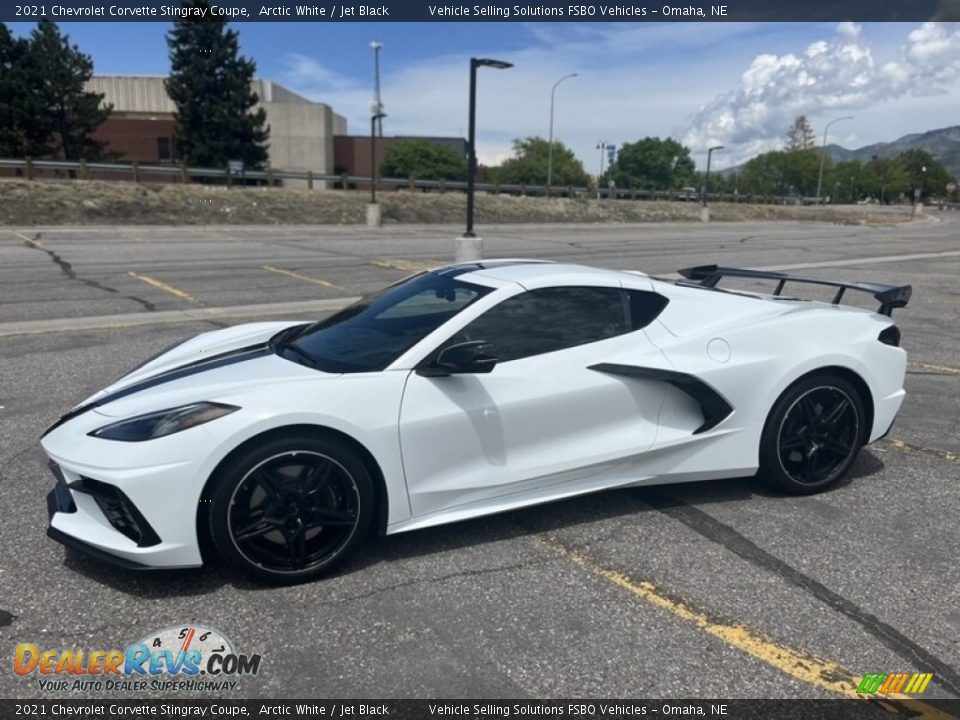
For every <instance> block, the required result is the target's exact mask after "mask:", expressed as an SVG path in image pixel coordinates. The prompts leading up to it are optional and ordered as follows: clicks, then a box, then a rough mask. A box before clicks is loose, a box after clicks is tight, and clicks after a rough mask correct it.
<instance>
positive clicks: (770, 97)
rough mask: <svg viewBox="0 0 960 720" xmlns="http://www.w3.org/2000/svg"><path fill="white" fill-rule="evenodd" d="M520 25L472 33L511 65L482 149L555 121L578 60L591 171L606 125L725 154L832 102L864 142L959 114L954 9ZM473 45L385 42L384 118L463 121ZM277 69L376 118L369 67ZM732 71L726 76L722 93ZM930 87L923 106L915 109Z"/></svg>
mask: <svg viewBox="0 0 960 720" xmlns="http://www.w3.org/2000/svg"><path fill="white" fill-rule="evenodd" d="M524 27H525V28H526V30H527V43H526V47H524V48H522V49H519V50H518V49H511V50H507V51H505V50H503V48H502V47H496V46H492V47H477V48H471V50H472V51H473V53H474V54H476V55H478V56H489V57H496V58H500V59H503V60H507V61H509V62H512V63H514V65H515V67H513V68H512V69H509V70H503V71H498V70H492V69H489V68H483V69H481V70H480V76H479V95H478V118H477V119H478V142H477V149H478V155H479V156H480V158H481V161H482V162H487V163H491V162H496V161H498V160H499V159H502V158H503V157H506V156H508V155H509V154H510V151H511V141H512V139H513V138H515V137H525V136H528V135H541V136H544V137H545V136H546V135H547V129H548V122H549V110H550V88H551V86H552V85H553V83H554V82H555V81H556V80H557V79H558V78H560V77H562V76H563V75H566V74H568V73H570V72H578V73H579V74H580V77H577V78H573V79H571V80H567V81H566V82H564V84H563V85H562V86H561V87H560V88H558V90H557V94H556V113H555V137H556V139H558V140H562V141H563V142H564V143H565V144H567V146H568V147H570V148H571V149H573V150H574V152H575V153H576V154H577V156H578V157H579V158H580V159H581V160H582V161H583V162H584V165H585V167H586V169H587V170H588V172H593V173H595V172H596V171H597V169H598V166H599V163H600V159H599V151H598V150H596V144H597V141H598V140H605V141H607V142H609V143H615V144H617V145H619V144H621V143H622V142H624V141H633V140H637V139H639V138H642V137H644V136H647V135H656V136H660V137H668V136H672V137H676V138H677V139H679V140H681V141H683V142H685V143H686V144H687V145H689V146H690V147H691V148H692V149H693V150H694V157H695V158H696V159H697V161H698V162H699V163H701V164H702V163H703V162H705V157H706V153H705V148H706V147H709V146H710V145H724V146H726V150H725V152H724V153H722V154H721V155H720V156H719V157H718V156H715V157H714V163H715V165H717V164H718V165H719V167H721V168H723V167H729V166H730V165H732V164H735V163H738V162H742V161H743V160H746V159H747V158H749V157H751V156H752V155H754V154H756V153H759V152H763V151H766V150H769V149H772V148H774V147H777V146H779V145H781V144H782V142H783V139H784V136H785V133H786V129H787V127H788V126H789V125H790V123H791V122H792V121H793V120H794V118H795V117H796V116H797V115H800V114H806V115H807V116H808V117H810V119H811V122H813V123H814V128H815V129H822V127H823V122H826V121H827V119H828V118H830V117H834V116H836V115H839V114H855V115H856V116H857V121H856V123H855V124H854V125H853V126H852V128H855V130H856V134H853V129H852V128H851V129H848V128H847V127H846V126H847V125H848V124H843V125H837V126H834V128H832V129H831V141H837V142H844V143H845V144H852V145H855V146H859V145H861V144H867V143H869V142H877V141H881V140H892V139H895V138H896V137H898V136H899V135H901V134H905V133H906V132H916V131H921V130H925V129H929V128H932V127H938V126H943V125H947V124H954V123H956V122H957V120H956V119H955V108H956V107H957V104H958V103H960V87H958V85H960V82H958V81H960V73H958V68H960V31H958V30H957V28H956V27H955V26H952V25H947V24H933V23H931V24H927V25H923V26H917V25H884V26H876V25H873V26H867V27H866V28H861V27H860V26H859V25H855V24H851V23H843V24H840V25H838V26H836V27H835V29H834V32H832V33H830V35H829V37H823V38H818V37H816V35H811V30H810V29H809V28H808V27H807V26H806V25H805V24H794V25H786V24H780V25H769V24H768V25H763V24H761V25H748V24H738V23H662V24H647V23H637V24H631V23H624V24H606V23H604V24H601V23H569V24H568V23H556V24H548V23H544V24H531V25H527V26H524ZM814 32H815V30H814ZM878 37H882V38H883V39H884V41H883V42H878V41H877V38H878ZM891 37H895V40H896V44H895V45H892V46H891V40H890V38H891ZM799 38H803V39H802V40H801V39H799ZM513 45H514V47H515V45H516V43H515V42H514V43H513ZM779 48H783V49H782V50H779V51H778V52H771V51H772V50H774V49H779ZM467 57H468V56H467V55H466V54H458V55H444V56H435V57H426V58H424V59H422V60H418V61H415V62H408V63H404V64H402V65H398V64H395V63H394V62H393V60H392V59H391V54H390V47H389V46H388V47H385V48H384V51H383V54H382V70H383V77H382V92H383V102H384V104H385V107H386V112H387V113H388V117H387V119H386V120H385V122H384V130H385V132H386V133H387V134H388V135H407V134H409V135H452V136H459V137H465V136H466V132H467V127H466V125H467V73H468V66H467ZM366 59H367V58H365V60H366ZM277 79H278V80H279V81H280V82H282V83H284V84H285V85H287V86H289V87H290V88H291V89H292V90H295V91H297V92H300V93H302V94H304V95H306V96H307V97H310V98H313V99H316V100H319V101H321V102H326V103H329V104H331V105H332V106H333V107H334V109H335V110H336V111H337V112H339V113H341V114H343V115H346V116H347V117H348V119H349V122H350V131H351V132H353V133H358V134H362V133H364V132H365V131H367V130H368V129H369V123H370V120H369V108H370V103H371V100H372V88H371V84H372V83H371V80H370V78H368V77H366V76H365V74H364V73H357V77H345V76H343V75H340V74H338V73H337V72H335V71H332V70H331V69H330V68H329V67H327V66H325V65H324V64H323V63H322V62H320V61H318V60H317V59H316V58H313V57H311V56H308V55H306V54H298V55H287V56H285V57H284V58H283V62H282V67H281V73H280V76H279V77H278V78H277ZM725 87H726V88H729V90H727V91H726V92H722V93H721V94H719V95H718V94H717V90H718V88H721V89H722V88H725ZM945 91H949V93H950V94H946V95H942V96H939V99H937V97H938V96H936V95H935V93H943V92H945ZM710 98H713V99H712V100H710ZM921 98H922V99H924V103H923V108H924V110H923V111H922V112H920V111H913V112H912V111H911V107H913V106H918V101H919V100H920V99H921ZM852 111H856V112H852ZM891 118H895V120H896V124H892V122H891ZM938 122H939V125H937V124H936V123H938ZM931 123H934V124H931ZM845 131H846V132H849V133H851V134H849V135H844V134H842V133H843V132H845Z"/></svg>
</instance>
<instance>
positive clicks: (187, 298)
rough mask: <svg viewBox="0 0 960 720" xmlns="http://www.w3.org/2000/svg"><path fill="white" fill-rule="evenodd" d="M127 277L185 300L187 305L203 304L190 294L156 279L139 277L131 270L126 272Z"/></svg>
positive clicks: (138, 274) (145, 276)
mask: <svg viewBox="0 0 960 720" xmlns="http://www.w3.org/2000/svg"><path fill="white" fill-rule="evenodd" d="M127 275H129V276H130V277H134V278H136V279H137V280H141V281H143V282H145V283H146V284H147V285H153V287H155V288H157V289H158V290H163V291H164V292H166V293H170V294H171V295H173V296H174V297H177V298H180V299H181V300H185V301H187V302H188V303H191V304H193V305H202V304H203V303H201V302H200V301H199V300H197V299H196V298H195V297H194V296H193V295H191V294H190V293H188V292H184V291H183V290H178V289H177V288H175V287H172V286H170V285H167V284H166V283H165V282H161V281H159V280H157V279H156V278H152V277H150V276H149V275H141V274H140V273H135V272H133V271H132V270H131V271H130V272H128V273H127Z"/></svg>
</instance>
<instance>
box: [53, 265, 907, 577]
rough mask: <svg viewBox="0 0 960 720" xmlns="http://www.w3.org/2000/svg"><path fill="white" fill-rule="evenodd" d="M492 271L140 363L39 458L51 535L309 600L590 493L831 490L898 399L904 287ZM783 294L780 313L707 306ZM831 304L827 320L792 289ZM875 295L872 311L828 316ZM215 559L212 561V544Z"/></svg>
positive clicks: (818, 305)
mask: <svg viewBox="0 0 960 720" xmlns="http://www.w3.org/2000/svg"><path fill="white" fill-rule="evenodd" d="M681 275H682V276H683V277H684V279H681V280H677V281H668V280H662V279H657V278H653V277H650V276H647V275H644V274H643V273H639V272H616V271H611V270H600V269H596V268H591V267H582V266H575V265H562V264H554V263H547V262H539V261H531V260H491V261H480V262H474V263H462V264H457V265H451V266H447V267H441V268H437V269H434V270H432V271H429V272H424V273H420V274H418V275H414V276H412V277H409V278H407V279H405V280H402V281H400V282H398V283H396V284H394V285H391V286H390V287H388V288H386V289H384V290H382V291H380V292H378V293H376V294H373V295H371V296H369V297H366V298H363V299H362V300H360V301H359V302H357V303H355V304H353V305H351V306H349V307H347V308H346V309H344V310H342V311H340V312H339V313H337V314H335V315H333V316H331V317H328V318H326V319H324V320H320V321H319V322H311V323H303V322H270V323H254V324H249V325H241V326H238V327H232V328H228V329H224V330H217V331H214V332H210V333H206V334H203V335H199V336H197V337H194V338H192V339H190V340H187V341H185V342H183V343H181V344H180V345H177V346H175V347H173V348H168V349H167V350H165V351H164V352H162V353H161V354H159V355H158V356H156V357H154V358H152V359H150V360H148V361H147V362H145V363H144V364H142V365H141V366H140V367H138V368H136V369H135V370H133V371H132V372H130V373H129V374H128V375H126V376H125V377H123V378H122V379H121V380H119V381H117V382H116V383H114V384H113V385H111V386H110V387H108V388H106V389H105V390H102V391H100V392H98V393H97V394H95V395H93V396H92V397H91V398H89V399H88V400H87V401H85V402H84V403H82V404H81V405H79V406H77V407H76V408H74V409H73V410H71V411H70V412H69V413H67V414H66V415H64V416H63V417H62V418H61V419H60V420H59V421H58V422H56V423H55V424H54V425H53V426H52V427H51V428H50V429H49V430H47V432H46V434H45V435H44V437H43V440H42V443H43V447H44V450H45V451H46V452H47V454H48V455H49V457H50V465H51V468H52V469H53V472H54V475H55V476H56V478H57V483H56V486H55V488H54V490H53V491H52V492H51V493H50V495H49V496H48V498H47V500H48V510H49V513H50V518H51V520H50V527H49V530H48V534H49V535H50V536H51V537H52V538H54V539H55V540H58V541H60V542H62V543H64V544H66V545H68V546H73V547H75V548H78V549H80V550H82V551H85V552H87V553H90V554H93V555H95V556H98V557H100V558H102V559H104V560H110V561H112V562H115V563H119V564H121V565H124V566H126V567H129V568H139V569H144V568H171V567H189V566H197V565H201V564H202V562H203V558H202V555H201V547H205V548H206V547H208V546H211V547H212V548H215V550H216V552H218V553H219V554H220V555H221V556H222V557H223V559H224V560H225V561H226V562H227V563H228V564H229V565H231V566H233V567H235V568H238V569H239V570H241V571H243V572H246V573H248V574H249V575H252V576H254V577H255V578H257V579H259V580H263V581H268V582H296V581H302V580H306V579H310V578H314V577H316V576H319V575H321V574H323V573H324V572H326V571H328V570H329V569H330V568H331V567H333V566H334V565H335V564H336V563H338V562H339V561H341V560H343V558H344V557H346V556H347V555H348V554H349V553H350V551H351V550H352V549H353V548H355V547H356V546H357V544H358V543H359V542H360V541H361V540H362V539H363V537H364V536H365V535H366V534H367V533H368V532H370V531H372V530H374V531H377V532H380V533H387V534H390V533H398V532H404V531H407V530H415V529H417V528H423V527H428V526H430V525H437V524H440V523H448V522H452V521H455V520H463V519H465V518H472V517H477V516H480V515H486V514H489V513H495V512H501V511H504V510H510V509H513V508H519V507H523V506H526V505H531V504H535V503H543V502H546V501H550V500H557V499H560V498H568V497H572V496H575V495H580V494H582V493H588V492H592V491H595V490H602V489H605V488H615V487H625V486H640V485H652V484H656V483H670V482H678V481H690V480H705V479H709V478H729V477H739V476H746V475H753V474H754V473H757V474H758V475H759V476H760V477H761V478H762V479H763V480H765V481H767V482H768V483H770V484H772V485H774V486H775V487H777V488H780V489H781V490H784V491H787V492H793V493H813V492H816V491H819V490H823V489H824V488H827V487H829V486H830V485H832V484H833V483H835V482H836V481H837V480H838V479H839V478H840V477H841V476H842V475H843V474H844V473H845V472H846V471H847V469H848V468H849V467H850V465H851V463H852V462H853V461H854V458H855V457H856V455H857V452H858V451H859V450H860V448H861V447H862V446H863V445H865V444H866V443H869V442H872V441H874V440H877V439H878V438H880V437H882V436H883V435H884V434H885V433H886V432H887V431H888V430H889V428H890V426H891V424H892V423H893V420H894V417H895V415H896V414H897V411H898V409H899V408H900V404H901V402H902V401H903V397H904V390H903V379H904V373H905V368H906V353H905V352H904V351H903V350H902V349H901V348H900V347H899V341H900V332H899V330H898V329H897V327H896V326H895V325H894V324H893V321H892V319H891V317H890V316H891V314H892V311H893V309H894V308H898V307H904V306H905V305H906V303H907V301H908V300H909V298H910V287H909V286H902V287H898V286H893V285H883V284H879V283H853V282H851V283H846V282H833V281H827V280H816V279H812V278H801V277H794V276H788V275H783V274H779V273H769V272H761V271H752V270H740V269H736V268H723V267H717V266H714V265H710V266H703V267H696V268H689V269H687V270H682V271H681ZM728 276H739V277H746V278H766V279H773V280H777V281H778V284H777V287H776V290H775V291H774V292H773V293H772V294H758V293H751V292H744V291H733V290H729V289H721V288H720V287H718V283H719V281H720V280H721V279H722V278H724V277H728ZM797 283H817V284H820V285H828V286H832V287H834V288H836V295H835V296H834V297H833V302H830V303H828V302H816V301H809V300H799V299H797V298H795V297H787V296H786V295H784V294H783V292H782V291H783V289H784V286H785V285H787V284H789V285H791V286H792V287H795V286H796V284H797ZM847 290H857V291H866V292H869V293H871V294H872V295H873V296H874V297H875V298H876V300H877V301H878V302H879V303H880V307H879V310H878V311H877V312H870V311H867V310H863V309H857V308H852V307H844V306H841V305H840V301H841V298H842V297H843V294H844V292H845V291H847ZM207 540H210V541H212V542H211V543H207V542H206V541H207Z"/></svg>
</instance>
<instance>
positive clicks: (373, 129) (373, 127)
mask: <svg viewBox="0 0 960 720" xmlns="http://www.w3.org/2000/svg"><path fill="white" fill-rule="evenodd" d="M385 117H386V115H385V114H384V113H374V114H373V115H371V116H370V203H371V204H376V202H377V170H378V168H377V124H378V123H380V122H382V121H383V119H384V118H385Z"/></svg>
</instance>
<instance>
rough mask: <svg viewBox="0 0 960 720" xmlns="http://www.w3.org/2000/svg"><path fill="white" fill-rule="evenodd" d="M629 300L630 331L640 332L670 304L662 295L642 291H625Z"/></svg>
mask: <svg viewBox="0 0 960 720" xmlns="http://www.w3.org/2000/svg"><path fill="white" fill-rule="evenodd" d="M626 292H627V296H628V297H629V299H630V329H631V330H640V329H641V328H645V327H646V326H647V325H649V324H650V323H652V322H653V321H654V320H656V319H657V316H658V315H659V314H660V313H662V312H663V309H664V308H665V307H666V306H667V303H668V302H670V301H669V300H667V299H666V298H665V297H664V296H663V295H657V293H655V292H644V291H643V290H627V291H626Z"/></svg>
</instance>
